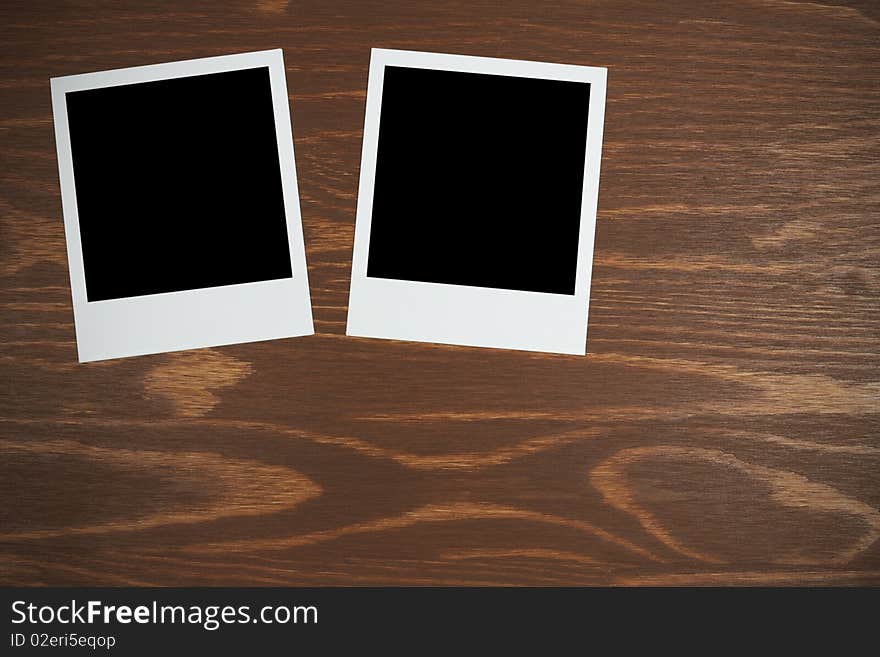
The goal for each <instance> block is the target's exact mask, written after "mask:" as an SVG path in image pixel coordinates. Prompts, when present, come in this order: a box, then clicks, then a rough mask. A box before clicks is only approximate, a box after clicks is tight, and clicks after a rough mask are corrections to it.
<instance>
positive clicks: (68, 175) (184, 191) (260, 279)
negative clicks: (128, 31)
mask: <svg viewBox="0 0 880 657" xmlns="http://www.w3.org/2000/svg"><path fill="white" fill-rule="evenodd" d="M51 87H52V109H53V113H54V120H55V136H56V145H57V151H58V168H59V174H60V180H61V200H62V209H63V214H64V227H65V234H66V238H67V255H68V262H69V268H70V285H71V292H72V296H73V310H74V319H75V325H76V337H77V349H78V352H79V360H80V362H85V361H95V360H102V359H107V358H118V357H123V356H135V355H140V354H150V353H158V352H166V351H177V350H182V349H192V348H197V347H208V346H216V345H225V344H232V343H241V342H253V341H258V340H270V339H275V338H286V337H293V336H300V335H311V334H312V333H314V329H313V325H312V313H311V304H310V301H309V286H308V277H307V271H306V256H305V247H304V244H303V236H302V225H301V217H300V209H299V195H298V190H297V179H296V166H295V163H294V155H293V135H292V131H291V124H290V113H289V107H288V96H287V83H286V80H285V71H284V60H283V55H282V51H281V50H267V51H263V52H252V53H245V54H237V55H228V56H223V57H210V58H206V59H195V60H190V61H182V62H174V63H168V64H157V65H151V66H139V67H135V68H126V69H120V70H114V71H104V72H99V73H87V74H83V75H72V76H68V77H59V78H53V79H52V80H51Z"/></svg>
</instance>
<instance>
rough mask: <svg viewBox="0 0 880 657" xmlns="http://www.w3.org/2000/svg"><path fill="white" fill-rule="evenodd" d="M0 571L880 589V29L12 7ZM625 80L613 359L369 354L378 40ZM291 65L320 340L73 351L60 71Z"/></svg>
mask: <svg viewBox="0 0 880 657" xmlns="http://www.w3.org/2000/svg"><path fill="white" fill-rule="evenodd" d="M0 35H2V38H0V97H2V103H0V146H2V148H0V158H2V165H0V453H2V454H0V471H2V475H0V493H2V499H3V504H2V507H0V583H4V584H25V585H37V584H126V583H133V584H158V585H173V584H177V585H187V584H207V585H210V584H227V585H236V584H257V585H260V584H392V583H393V584H591V583H602V584H627V585H629V584H697V585H702V584H841V585H853V584H878V583H880V541H878V537H880V438H878V436H880V431H878V430H880V370H878V366H880V316H878V309H880V212H878V208H880V186H878V179H880V151H878V135H880V39H878V37H880V7H878V5H877V4H876V3H874V2H868V1H867V0H866V1H864V2H837V1H834V0H829V1H828V2H824V3H823V4H818V3H808V2H787V1H782V0H766V1H759V0H739V1H734V2H726V3H717V4H716V3H705V2H690V1H685V2H679V3H672V4H667V3H652V2H612V1H604V0H596V1H594V2H567V1H564V0H552V1H551V2H549V3H542V4H541V5H540V6H539V5H536V4H533V3H525V2H521V1H519V0H515V1H514V2H511V3H490V2H475V3H474V2H469V3H432V4H424V5H418V6H417V5H413V4H412V3H409V2H385V3H382V4H374V3H370V4H363V5H361V4H360V3H356V2H342V3H333V2H304V3H297V2H283V1H275V0H260V1H257V2H241V3H238V2H227V3H222V6H220V5H218V3H205V2H194V1H191V0H187V1H185V2H178V3H174V9H173V10H172V11H169V10H168V9H167V7H159V6H154V5H151V4H146V3H145V4H143V5H137V4H135V3H126V7H125V8H120V7H119V6H118V3H109V2H108V3H105V2H85V1H83V2H69V3H54V2H45V3H43V2H15V1H13V2H6V3H4V4H3V6H2V7H0ZM372 46H376V47H391V48H410V49H422V50H433V51H447V52H455V53H461V54H474V55H486V56H499V57H513V58H522V59H536V60H544V61H558V62H567V63H574V64H586V65H596V66H607V67H609V83H608V106H607V116H606V141H605V147H604V155H603V163H602V180H601V192H600V203H599V205H600V212H599V218H598V227H597V241H596V256H595V268H594V277H593V290H592V304H591V315H590V329H589V344H588V352H589V355H588V356H587V357H586V358H573V357H566V356H554V355H541V354H525V353H515V352H506V351H496V350H483V349H470V348H459V347H449V346H440V345H429V344H415V343H402V342H390V341H378V340H364V339H353V338H346V337H345V336H344V328H345V314H346V303H347V297H348V277H349V268H350V261H351V249H352V240H353V227H354V216H355V203H356V193H357V178H358V165H359V156H360V147H361V131H362V123H363V111H364V100H365V85H366V79H367V67H368V62H369V48H370V47H372ZM275 47H281V48H284V51H285V58H286V66H287V76H288V85H289V90H290V95H291V103H292V108H293V128H294V138H295V145H296V156H297V166H298V170H299V172H300V181H299V182H300V190H301V195H302V211H303V224H304V230H305V237H306V247H307V253H308V261H309V268H310V270H309V276H310V281H311V286H312V300H313V303H314V315H315V322H316V330H317V333H318V334H317V335H316V336H314V337H310V338H302V339H293V340H280V341H275V342H267V343H258V344H248V345H238V346H231V347H223V348H217V349H209V350H201V351H194V352H185V353H177V354H166V355H157V356H150V357H142V358H133V359H126V360H119V361H111V362H105V363H95V364H90V365H78V364H76V352H75V342H74V331H73V324H72V311H71V304H70V292H69V284H68V275H67V263H66V255H65V246H64V234H63V224H62V219H61V206H60V194H59V188H58V180H57V169H56V160H55V151H54V136H53V132H52V124H51V108H50V102H49V84H48V79H49V77H51V76H57V75H67V74H73V73H81V72H86V71H94V70H103V69H109V68H118V67H123V66H132V65H138V64H146V63H153V62H161V61H171V60H177V59H186V58H192V57H200V56H210V55H218V54H225V53H231V52H241V51H249V50H259V49H266V48H275Z"/></svg>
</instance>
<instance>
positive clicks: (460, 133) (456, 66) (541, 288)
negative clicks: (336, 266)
mask: <svg viewBox="0 0 880 657" xmlns="http://www.w3.org/2000/svg"><path fill="white" fill-rule="evenodd" d="M606 75H607V71H606V69H604V68H594V67H585V66H571V65H562V64H549V63H538V62H528V61H515V60H507V59H493V58H485V57H469V56H459V55H447V54H436V53H425V52H410V51H399V50H384V49H373V50H372V56H371V60H370V72H369V83H368V90H367V104H366V118H365V125H364V137H363V151H362V156H361V172H360V186H359V192H358V204H357V219H356V227H355V239H354V254H353V265H352V277H351V290H350V297H349V310H348V323H347V330H346V333H347V334H348V335H351V336H360V337H371V338H389V339H396V340H409V341H420V342H437V343H444V344H455V345H467V346H478V347H496V348H504V349H520V350H528V351H541V352H553V353H563V354H576V355H584V354H585V353H586V338H587V314H588V308H589V297H590V277H591V273H592V271H591V270H592V256H593V240H594V233H595V223H596V207H597V199H598V188H599V164H600V159H601V150H602V129H603V123H604V108H605V88H606Z"/></svg>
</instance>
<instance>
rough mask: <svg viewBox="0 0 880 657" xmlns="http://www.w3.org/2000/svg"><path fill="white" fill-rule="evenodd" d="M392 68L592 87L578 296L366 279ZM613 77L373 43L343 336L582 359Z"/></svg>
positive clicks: (556, 66) (598, 70)
mask: <svg viewBox="0 0 880 657" xmlns="http://www.w3.org/2000/svg"><path fill="white" fill-rule="evenodd" d="M386 66H403V67H411V68H425V69H435V70H442V71H463V72H468V73H488V74H494V75H508V76H515V77H525V78H542V79H548V80H569V81H576V82H589V83H590V106H589V122H588V126H587V148H586V161H585V163H584V169H585V170H584V186H583V200H582V203H581V222H580V236H579V241H578V256H577V277H576V281H575V293H574V295H573V296H571V295H564V294H548V293H542V292H521V291H515V290H497V289H492V288H485V287H470V286H462V285H447V284H439V283H424V282H417V281H405V280H393V279H385V278H369V277H367V258H368V254H369V250H370V227H371V221H372V208H373V185H374V181H375V174H376V153H377V148H378V143H379V121H380V116H381V112H382V85H383V81H384V77H385V67H386ZM606 77H607V69H604V68H594V67H587V66H572V65H565V64H548V63H540V62H528V61H517V60H510V59H493V58H488V57H469V56H462V55H446V54H437V53H427V52H412V51H403V50H385V49H377V48H374V49H373V50H372V56H371V59H370V75H369V84H368V87H367V108H366V119H365V122H364V139H363V151H362V154H361V174H360V187H359V190H358V205H357V221H356V225H355V237H354V256H353V263H352V274H351V291H350V295H349V305H348V325H347V329H346V334H347V335H351V336H360V337H369V338H390V339H395V340H412V341H418V342H438V343H443V344H455V345H467V346H476V347H497V348H503V349H521V350H527V351H543V352H553V353H563V354H576V355H585V354H586V341H587V316H588V310H589V303H590V277H591V275H592V261H593V239H594V235H595V227H596V206H597V201H598V194H599V163H600V160H601V155H602V129H603V125H604V120H605V88H606ZM512 138H513V137H512ZM426 202H429V200H426Z"/></svg>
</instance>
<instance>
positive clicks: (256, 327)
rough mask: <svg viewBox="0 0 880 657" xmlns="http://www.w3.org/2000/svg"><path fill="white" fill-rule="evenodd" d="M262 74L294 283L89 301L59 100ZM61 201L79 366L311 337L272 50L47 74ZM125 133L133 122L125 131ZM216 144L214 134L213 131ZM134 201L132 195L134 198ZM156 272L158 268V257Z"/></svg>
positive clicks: (290, 160) (278, 70)
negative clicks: (144, 85) (214, 76)
mask: <svg viewBox="0 0 880 657" xmlns="http://www.w3.org/2000/svg"><path fill="white" fill-rule="evenodd" d="M261 67H268V68H269V78H270V82H271V87H272V105H273V107H274V112H275V135H276V138H277V141H278V155H279V160H280V166H281V185H282V192H283V195H284V210H285V214H286V218H287V239H288V244H289V247H290V262H291V268H292V272H293V277H292V278H288V279H279V280H271V281H262V282H256V283H244V284H238V285H224V286H220V287H212V288H204V289H198V290H187V291H182V292H168V293H161V294H152V295H147V296H139V297H130V298H125V299H112V300H106V301H92V302H90V301H88V298H87V296H86V279H85V269H84V266H83V254H82V245H81V241H80V230H79V215H78V214H77V206H76V187H75V184H76V183H75V180H74V171H73V160H72V157H71V147H70V131H69V129H68V123H67V103H66V99H65V94H66V93H67V92H70V91H81V90H84V89H98V88H103V87H114V86H119V85H127V84H134V83H139V82H150V81H153V80H168V79H173V78H184V77H190V76H195V75H204V74H208V73H221V72H225V71H237V70H242V69H250V68H261ZM51 86H52V111H53V113H54V118H55V141H56V146H57V151H58V170H59V175H60V178H61V203H62V210H63V213H64V228H65V234H66V236H67V258H68V263H69V267H70V287H71V292H72V296H73V312H74V322H75V325H76V343H77V350H78V352H79V360H80V362H86V361H95V360H103V359H107V358H120V357H124V356H137V355H142V354H152V353H159V352H167V351H179V350H182V349H193V348H198V347H211V346H218V345H225V344H236V343H242V342H255V341H259V340H272V339H277V338H287V337H294V336H300V335H312V334H313V333H314V328H313V325H312V307H311V302H310V300H309V282H308V272H307V269H306V253H305V245H304V243H303V234H302V220H301V217H300V207H299V192H298V189H297V180H296V164H295V162H294V157H293V133H292V130H291V125H290V108H289V106H288V97H287V81H286V79H285V73H284V58H283V53H282V51H281V50H280V49H278V50H266V51H261V52H252V53H244V54H237V55H226V56H222V57H208V58H205V59H194V60H189V61H182V62H173V63H169V64H155V65H151V66H138V67H135V68H125V69H119V70H114V71H102V72H100V73H86V74H83V75H71V76H67V77H61V78H52V80H51ZM131 129H132V130H137V126H134V125H132V126H131ZM218 137H219V138H221V139H222V135H218ZM132 202H134V203H136V202H137V199H132ZM156 264H157V266H161V263H160V262H159V261H158V260H157V263H156Z"/></svg>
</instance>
